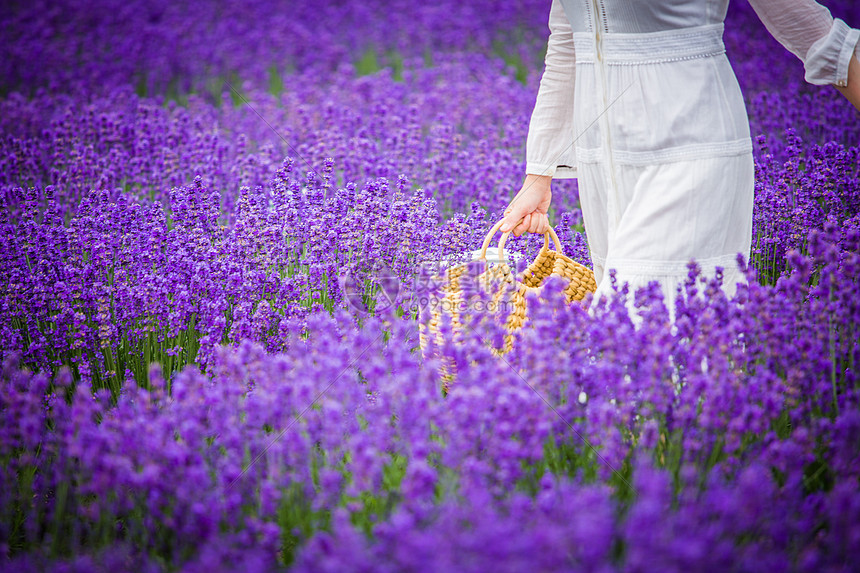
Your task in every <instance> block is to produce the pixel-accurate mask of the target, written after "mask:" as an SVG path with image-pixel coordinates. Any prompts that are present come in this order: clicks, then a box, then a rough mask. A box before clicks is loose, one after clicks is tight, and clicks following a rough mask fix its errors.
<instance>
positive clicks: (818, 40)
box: [749, 0, 860, 87]
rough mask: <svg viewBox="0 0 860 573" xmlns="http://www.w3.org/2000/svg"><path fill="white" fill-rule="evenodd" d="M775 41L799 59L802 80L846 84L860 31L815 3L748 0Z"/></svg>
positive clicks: (859, 53)
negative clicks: (802, 70)
mask: <svg viewBox="0 0 860 573" xmlns="http://www.w3.org/2000/svg"><path fill="white" fill-rule="evenodd" d="M749 2H750V5H751V6H752V7H753V10H755V12H756V14H758V17H759V18H760V19H761V21H762V23H764V25H765V27H766V28H767V29H768V31H769V32H770V33H771V34H772V35H773V37H774V38H776V39H777V41H778V42H779V43H780V44H782V45H783V46H785V48H786V49H788V50H789V51H790V52H791V53H793V54H794V55H795V56H797V57H798V58H800V60H801V61H802V62H803V67H804V70H805V71H806V73H805V76H804V79H805V80H806V81H807V82H809V83H811V84H816V85H827V84H835V85H837V86H841V87H844V86H846V85H847V84H848V62H850V61H851V57H852V56H853V55H854V54H855V53H857V57H858V58H860V46H858V43H857V42H858V40H860V30H857V29H854V28H851V27H849V26H848V24H846V23H845V22H844V21H842V20H840V19H839V18H833V16H831V15H830V10H828V9H827V8H825V7H824V6H822V5H821V4H818V3H817V2H815V1H814V0H749Z"/></svg>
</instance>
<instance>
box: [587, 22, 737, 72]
mask: <svg viewBox="0 0 860 573" xmlns="http://www.w3.org/2000/svg"><path fill="white" fill-rule="evenodd" d="M573 42H574V49H575V50H576V61H577V63H579V62H582V63H593V62H595V61H597V45H596V40H595V37H594V35H593V34H592V33H590V32H589V33H586V32H575V33H574V34H573ZM600 51H601V56H602V60H603V61H604V62H605V63H607V64H610V65H616V66H618V65H639V64H657V63H663V62H677V61H681V60H692V59H695V58H706V57H710V56H718V55H720V54H724V53H725V52H726V46H725V44H723V24H708V25H706V26H695V27H691V28H679V29H677V30H664V31H661V32H648V33H643V34H628V33H624V34H621V33H607V34H603V35H602V37H601V44H600Z"/></svg>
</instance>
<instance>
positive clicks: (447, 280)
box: [419, 221, 597, 386]
mask: <svg viewBox="0 0 860 573" xmlns="http://www.w3.org/2000/svg"><path fill="white" fill-rule="evenodd" d="M501 225H502V221H499V222H498V223H496V224H495V225H494V226H493V228H492V229H490V231H489V233H487V236H486V237H485V238H484V243H483V245H481V249H480V251H476V254H477V259H478V260H483V261H485V262H487V269H486V270H485V271H484V273H482V275H479V277H478V280H477V281H475V283H476V284H477V285H480V286H481V287H482V288H485V289H489V290H490V292H489V294H490V295H491V300H492V303H491V304H490V305H488V310H489V311H491V312H492V311H494V310H495V311H501V310H502V309H506V310H509V311H510V312H509V313H508V315H507V319H506V320H505V330H506V331H507V334H506V335H505V339H504V345H503V347H502V348H501V349H495V350H494V351H495V352H496V353H497V354H500V355H501V354H505V353H507V352H509V351H510V350H511V349H512V348H513V341H514V333H515V332H516V331H517V330H519V329H520V328H522V326H523V325H524V324H525V323H526V322H527V320H528V317H527V316H526V310H527V305H526V296H527V295H528V294H529V293H534V294H537V293H540V291H541V288H542V284H543V282H544V280H545V279H546V278H548V277H550V276H555V277H561V278H563V279H564V280H565V281H567V283H568V284H567V286H566V287H565V288H564V294H565V296H566V298H567V300H568V302H573V301H577V300H582V299H583V298H584V297H585V295H586V294H588V293H589V292H594V290H595V289H596V288H597V285H596V283H595V281H594V273H593V272H592V271H591V269H589V268H588V267H586V266H584V265H581V264H579V263H577V262H576V261H574V260H572V259H571V258H569V257H566V256H565V255H563V254H562V252H561V251H562V247H561V242H560V241H559V239H558V235H556V234H555V231H554V230H553V229H552V228H551V227H550V229H549V230H548V231H547V232H546V233H544V242H543V247H541V249H540V251H539V252H538V254H537V256H536V257H535V259H534V260H533V261H532V262H531V264H529V265H528V266H527V267H526V268H525V270H524V271H523V272H522V273H519V274H517V275H516V276H514V274H513V271H512V270H511V267H510V265H509V264H508V263H507V262H506V260H507V259H506V257H505V254H504V246H505V241H506V240H507V238H508V236H509V234H510V232H506V233H502V236H501V238H500V239H499V246H498V262H496V263H495V264H492V265H491V264H490V263H489V262H488V261H487V248H488V247H489V245H490V241H491V240H492V238H493V236H494V235H495V234H496V232H497V231H498V230H499V227H501ZM550 238H551V239H552V242H553V244H554V245H555V250H554V251H553V250H550V249H549V241H550ZM467 268H468V263H464V264H460V265H456V266H453V267H450V268H447V269H445V271H444V272H443V273H442V274H441V276H439V277H438V278H439V279H440V280H441V284H442V288H441V289H440V291H439V292H438V293H435V294H432V295H431V296H430V298H429V301H428V304H427V305H426V306H425V307H424V308H422V316H421V317H420V318H421V321H420V323H419V338H420V343H421V349H422V351H423V352H424V353H425V356H426V354H427V352H428V346H429V344H430V340H431V337H433V339H435V341H436V343H437V345H439V346H441V344H442V342H443V340H442V334H441V332H440V326H441V325H442V321H443V315H445V314H447V315H448V316H450V318H451V325H452V328H453V331H454V337H455V340H457V339H458V338H459V335H460V334H461V332H462V329H463V324H462V322H461V314H462V313H461V311H460V310H461V309H463V308H465V305H467V304H468V303H469V301H468V300H467V298H466V297H467V295H466V294H465V293H464V292H463V288H462V281H463V275H464V273H465V271H466V269H467ZM442 362H443V364H442V377H443V381H444V382H445V385H446V386H447V384H450V382H452V381H453V377H454V373H455V371H454V365H453V362H452V361H451V360H450V359H445V358H444V357H443V359H442Z"/></svg>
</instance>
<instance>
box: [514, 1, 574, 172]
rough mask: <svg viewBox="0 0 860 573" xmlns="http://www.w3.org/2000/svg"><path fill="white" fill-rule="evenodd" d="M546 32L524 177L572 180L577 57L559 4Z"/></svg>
mask: <svg viewBox="0 0 860 573" xmlns="http://www.w3.org/2000/svg"><path fill="white" fill-rule="evenodd" d="M549 29H550V35H549V40H548V41H547V47H546V59H545V68H544V72H543V76H542V77H541V80H540V88H539V89H538V95H537V100H536V101H535V107H534V111H533V112H532V116H531V121H530V122H529V133H528V138H527V139H526V173H527V174H534V175H549V176H552V177H554V178H556V179H572V178H575V177H576V153H575V149H574V143H573V141H574V138H575V134H574V132H573V88H574V82H575V80H576V56H575V53H574V49H573V31H572V30H571V27H570V22H569V21H568V20H567V16H566V15H565V13H564V9H563V8H562V6H561V2H560V1H559V0H553V1H552V7H551V8H550V12H549Z"/></svg>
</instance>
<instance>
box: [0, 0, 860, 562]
mask: <svg viewBox="0 0 860 573" xmlns="http://www.w3.org/2000/svg"><path fill="white" fill-rule="evenodd" d="M827 5H828V7H830V8H831V11H832V12H833V15H834V16H837V17H841V18H843V19H844V20H846V21H847V22H848V23H849V24H852V25H853V26H855V27H856V26H860V5H858V4H857V3H856V2H852V1H851V0H830V1H828V2H827ZM548 11H549V2H546V1H539V0H518V1H516V2H506V3H499V2H491V1H490V0H466V1H462V0H456V1H455V0H440V1H438V2H433V3H414V2H408V3H407V2H404V1H401V0H388V1H382V0H362V1H357V0H356V1H353V2H327V1H323V2H298V3H281V2H271V1H266V0H235V1H233V2H222V1H215V0H213V1H211V2H194V1H167V0H147V1H142V0H124V1H122V2H119V1H116V0H95V1H91V2H78V1H74V0H52V1H41V0H37V1H27V2H24V1H22V0H13V1H11V2H4V3H3V4H2V6H0V53H2V54H3V58H0V203H2V209H0V357H2V365H0V370H2V374H0V381H2V382H0V411H2V414H3V424H2V427H0V570H4V571H5V570H8V571H16V572H27V571H76V572H77V571H80V572H90V571H110V572H112V573H113V572H118V571H201V572H203V571H205V572H207V573H211V572H213V571H280V570H283V571H287V570H289V571H307V572H312V571H314V572H317V571H318V572H324V571H332V572H334V571H337V572H343V571H386V572H395V571H413V572H417V571H421V572H424V571H439V572H448V571H470V572H471V571H474V572H483V571H512V572H514V571H524V570H528V571H596V572H610V571H629V572H639V571H643V572H644V571H684V572H691V571H721V572H723V571H768V572H773V571H809V572H813V571H814V572H819V571H856V570H858V567H860V566H858V564H857V557H856V548H857V547H858V546H860V373H858V368H860V364H858V362H860V297H858V295H857V293H858V292H860V121H858V114H857V112H856V110H854V108H853V107H852V106H851V104H850V103H848V102H847V101H845V100H844V99H843V98H842V97H841V96H840V95H839V94H838V92H837V91H836V90H835V89H833V88H831V87H825V88H819V87H816V86H812V85H809V84H806V83H805V82H804V80H803V75H804V72H803V66H802V64H801V62H800V61H798V60H797V59H796V58H795V57H794V56H792V55H791V54H790V53H788V52H787V51H786V50H784V49H783V48H782V47H781V46H780V45H779V44H778V43H776V41H774V40H773V39H772V38H771V37H770V36H769V35H768V34H767V32H766V30H765V29H764V27H763V26H762V25H761V23H760V22H759V21H758V19H757V18H756V16H755V14H754V12H753V11H752V10H751V8H750V7H749V6H748V4H747V3H746V1H745V0H734V1H733V3H732V5H731V6H730V10H729V16H728V18H727V21H726V33H725V42H726V46H727V51H728V55H729V58H730V60H731V61H732V63H733V65H734V67H735V70H736V72H737V75H738V78H739V81H740V83H741V87H742V89H743V93H744V97H745V99H746V102H747V109H748V112H749V115H750V122H751V128H752V132H753V135H754V147H755V158H756V188H755V191H756V198H755V210H754V225H753V233H754V236H753V252H752V253H750V254H749V257H740V259H739V261H738V264H739V265H741V267H742V268H743V269H744V271H745V274H746V276H747V278H748V283H747V284H744V285H740V286H739V287H738V289H737V293H736V294H735V295H734V296H733V297H732V298H727V297H726V296H725V295H724V294H723V291H722V290H721V289H720V285H719V283H718V280H719V277H718V278H717V279H713V280H711V281H706V280H704V279H702V278H700V277H699V276H698V269H697V267H696V266H695V265H694V264H691V266H690V275H689V280H688V281H687V284H686V286H685V288H684V290H683V292H679V293H678V295H677V298H675V299H674V300H666V301H663V300H662V299H661V297H660V294H659V292H660V291H659V289H656V288H655V289H652V290H642V291H640V292H635V293H634V292H627V289H625V288H624V287H623V285H618V290H617V293H616V295H615V298H614V299H612V300H608V301H604V304H601V305H596V306H595V310H594V311H593V312H588V311H587V310H585V308H584V307H583V306H581V305H580V304H572V305H570V304H567V303H566V302H565V301H564V299H563V297H562V295H561V292H560V291H561V289H562V287H563V286H564V285H561V284H559V283H558V282H557V281H549V283H548V284H547V287H546V289H545V291H544V296H543V298H542V299H541V300H533V301H532V302H531V306H530V310H529V316H530V323H529V324H530V326H529V327H528V328H524V329H522V330H521V331H520V332H519V333H518V335H517V336H518V339H517V341H516V344H515V345H514V350H513V351H512V352H510V353H509V354H506V355H504V356H503V357H498V356H497V355H496V353H494V352H493V348H492V347H493V345H496V346H499V344H500V342H499V341H500V340H501V338H502V337H503V334H504V331H503V330H502V329H501V328H500V327H499V326H498V324H496V323H494V322H493V321H487V320H483V318H484V315H483V314H482V313H481V312H479V311H477V310H475V311H471V312H467V313H466V314H465V317H464V319H465V320H467V323H468V324H469V327H468V328H466V329H465V330H464V331H463V334H464V340H463V341H462V342H460V343H454V341H453V339H451V337H450V336H448V342H446V344H444V345H441V346H440V347H438V348H435V349H433V350H434V352H433V353H429V352H428V353H427V355H426V358H425V354H424V353H423V352H422V351H421V348H420V347H419V340H418V331H419V320H420V318H421V316H420V313H419V312H418V310H417V309H418V307H419V306H420V302H421V297H422V296H423V295H424V294H426V293H425V292H424V287H425V286H426V285H424V283H423V281H422V280H420V279H421V278H422V277H424V273H422V270H421V269H423V268H425V267H426V263H428V262H432V261H439V260H442V259H444V258H446V257H449V256H450V255H454V254H457V253H461V252H463V251H470V250H473V249H477V248H478V247H479V246H480V244H481V241H482V239H483V237H484V235H485V233H486V232H487V230H488V229H489V228H490V227H491V226H492V225H493V223H495V222H496V221H497V220H498V219H499V218H500V217H501V213H502V211H503V209H504V208H505V207H506V206H507V204H508V202H509V201H510V198H511V197H512V196H513V194H514V192H515V191H516V190H517V189H519V186H520V184H521V183H522V178H523V173H524V168H525V140H526V132H527V128H528V121H529V117H530V113H531V109H532V106H533V105H534V100H535V96H536V93H537V88H538V83H539V80H540V75H541V72H542V70H543V50H544V49H545V45H546V38H547V36H548V34H549V31H548V29H547V26H546V20H547V16H548ZM553 190H554V193H553V196H554V201H553V211H552V212H551V216H550V219H551V221H552V222H553V224H555V225H556V230H557V232H558V234H559V236H560V238H561V241H562V244H563V246H564V249H565V252H566V254H567V255H568V256H570V257H572V258H574V259H575V260H577V261H579V262H581V263H583V264H586V265H588V264H590V260H589V254H588V253H589V251H588V245H587V241H586V237H585V235H584V231H583V226H582V216H581V212H580V210H579V207H578V196H577V188H576V183H575V181H573V180H565V181H556V182H555V183H554V185H553ZM542 244H543V239H542V237H539V236H536V235H527V236H523V237H519V238H511V240H510V241H509V242H508V245H509V247H510V248H512V249H513V250H515V251H518V252H520V253H523V254H524V255H525V257H526V258H527V259H528V258H531V257H533V256H534V255H535V254H536V253H537V251H538V249H539V248H540V246H541V245H542ZM392 293H393V294H395V295H396V297H393V303H391V300H390V299H391V298H392V297H391V295H392ZM627 301H633V304H635V307H636V315H635V316H633V317H631V316H630V315H629V314H628V311H627V307H628V304H627ZM670 308H672V309H674V321H672V320H670V318H669V317H670V311H669V309H670ZM445 333H446V335H450V334H451V332H450V328H448V327H446V328H445ZM450 363H453V364H454V365H455V366H456V369H455V372H456V377H455V379H454V380H453V381H450V383H448V382H449V381H448V379H446V378H445V374H444V372H445V371H444V370H443V371H440V367H441V366H443V365H444V364H450ZM443 385H444V386H445V389H444V390H443Z"/></svg>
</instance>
